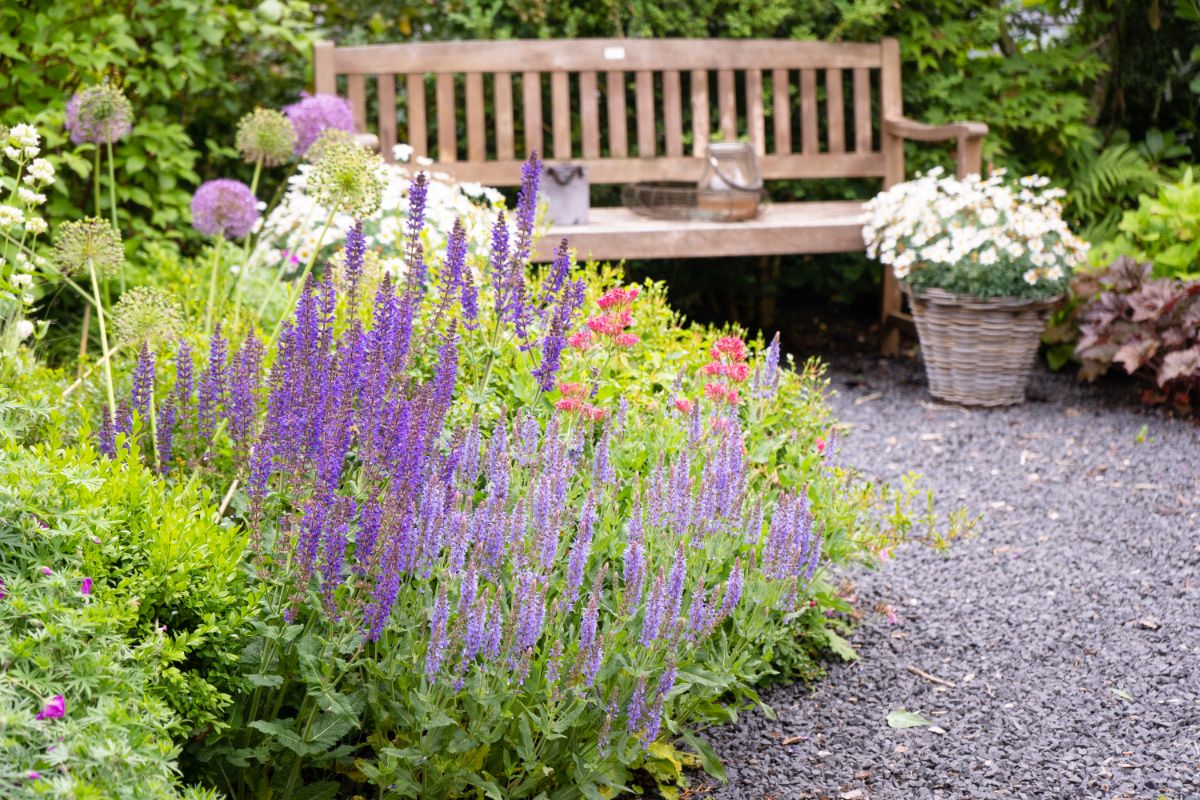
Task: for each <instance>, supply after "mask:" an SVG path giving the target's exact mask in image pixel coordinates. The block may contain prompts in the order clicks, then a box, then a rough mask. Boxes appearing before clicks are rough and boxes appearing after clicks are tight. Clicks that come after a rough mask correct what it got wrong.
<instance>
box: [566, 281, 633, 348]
mask: <svg viewBox="0 0 1200 800" xmlns="http://www.w3.org/2000/svg"><path fill="white" fill-rule="evenodd" d="M637 296H638V288H637V287H636V286H631V287H629V288H628V289H623V288H621V287H620V286H615V287H613V288H612V289H609V290H608V291H607V292H605V293H604V296H603V297H601V298H600V299H599V300H597V301H596V305H598V306H600V309H601V311H603V312H604V313H602V314H597V315H596V316H594V317H592V318H591V319H589V320H588V321H587V328H588V329H587V330H585V331H579V332H578V333H573V334H571V335H570V336H568V337H567V342H568V343H569V344H570V345H571V347H574V348H575V349H576V350H587V349H589V348H591V347H592V345H594V344H598V343H599V340H600V339H611V340H612V343H613V344H614V345H616V346H617V347H618V348H620V349H622V350H627V349H629V348H630V347H633V346H634V345H635V344H637V343H638V342H639V341H641V338H640V337H639V336H638V335H637V334H636V333H629V332H628V331H626V330H625V329H626V328H628V327H629V326H630V325H631V324H632V323H633V312H632V311H631V310H630V308H631V306H632V305H633V301H634V300H636V299H637Z"/></svg>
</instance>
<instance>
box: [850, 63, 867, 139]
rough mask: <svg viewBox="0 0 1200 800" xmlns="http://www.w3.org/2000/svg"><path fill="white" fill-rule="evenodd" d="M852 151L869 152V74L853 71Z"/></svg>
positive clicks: (865, 70) (861, 70)
mask: <svg viewBox="0 0 1200 800" xmlns="http://www.w3.org/2000/svg"><path fill="white" fill-rule="evenodd" d="M854 150H855V152H858V153H869V152H870V151H871V72H870V70H868V69H862V68H860V69H856V70H854Z"/></svg>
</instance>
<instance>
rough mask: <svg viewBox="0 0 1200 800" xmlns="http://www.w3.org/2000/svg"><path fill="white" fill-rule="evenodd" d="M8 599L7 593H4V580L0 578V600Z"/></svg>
mask: <svg viewBox="0 0 1200 800" xmlns="http://www.w3.org/2000/svg"><path fill="white" fill-rule="evenodd" d="M6 597H8V592H6V591H4V578H0V600H3V599H4V598H6Z"/></svg>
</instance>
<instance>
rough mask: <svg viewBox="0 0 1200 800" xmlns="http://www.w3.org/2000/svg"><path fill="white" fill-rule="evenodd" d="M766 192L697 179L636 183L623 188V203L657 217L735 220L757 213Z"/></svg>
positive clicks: (753, 215)
mask: <svg viewBox="0 0 1200 800" xmlns="http://www.w3.org/2000/svg"><path fill="white" fill-rule="evenodd" d="M765 199H766V192H765V191H764V190H763V189H761V188H759V189H726V190H715V189H698V188H696V184H694V183H677V182H668V183H634V184H629V185H626V186H625V187H623V188H622V189H621V204H622V205H624V206H625V207H626V208H628V209H630V210H632V211H634V212H635V213H637V214H641V215H642V216H646V217H654V218H655V219H703V220H711V221H715V222H734V221H736V220H745V219H753V218H754V217H757V216H758V214H759V211H760V210H761V206H762V203H763V201H764V200H765Z"/></svg>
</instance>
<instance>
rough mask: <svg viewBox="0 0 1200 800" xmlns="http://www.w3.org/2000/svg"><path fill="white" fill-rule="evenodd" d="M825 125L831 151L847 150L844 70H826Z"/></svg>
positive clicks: (840, 151) (842, 151)
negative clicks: (843, 84)
mask: <svg viewBox="0 0 1200 800" xmlns="http://www.w3.org/2000/svg"><path fill="white" fill-rule="evenodd" d="M825 125H826V131H827V132H828V135H829V139H828V141H829V152H831V153H844V152H846V101H845V98H844V96H843V94H842V71H841V70H840V69H829V70H825Z"/></svg>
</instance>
